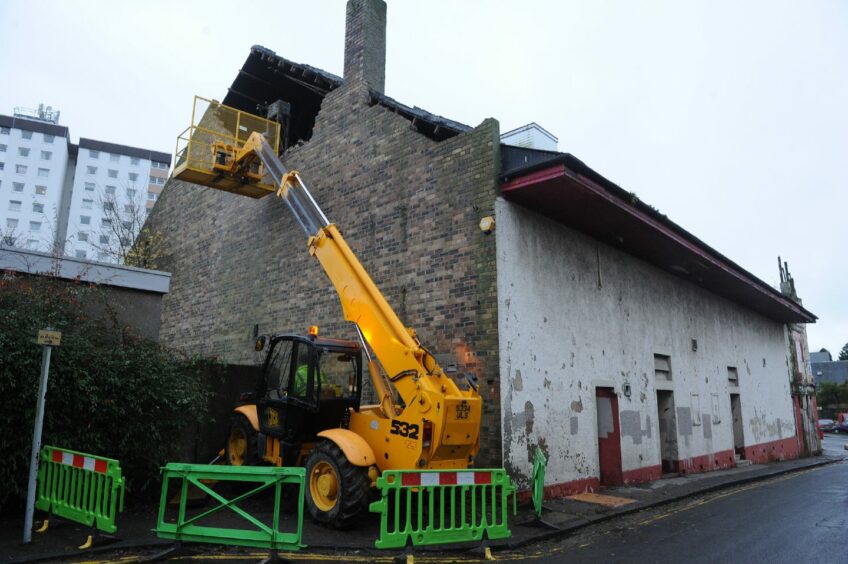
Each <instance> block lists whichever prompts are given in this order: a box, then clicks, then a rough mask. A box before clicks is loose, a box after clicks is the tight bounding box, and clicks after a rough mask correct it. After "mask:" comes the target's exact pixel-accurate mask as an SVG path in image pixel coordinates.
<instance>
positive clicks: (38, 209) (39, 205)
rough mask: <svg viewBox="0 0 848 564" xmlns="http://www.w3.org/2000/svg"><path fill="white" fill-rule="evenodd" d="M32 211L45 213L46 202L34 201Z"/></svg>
mask: <svg viewBox="0 0 848 564" xmlns="http://www.w3.org/2000/svg"><path fill="white" fill-rule="evenodd" d="M32 211H33V213H44V204H42V203H40V202H33V203H32Z"/></svg>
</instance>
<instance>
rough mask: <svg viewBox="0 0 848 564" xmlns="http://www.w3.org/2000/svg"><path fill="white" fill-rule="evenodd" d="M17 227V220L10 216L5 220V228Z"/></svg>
mask: <svg viewBox="0 0 848 564" xmlns="http://www.w3.org/2000/svg"><path fill="white" fill-rule="evenodd" d="M17 228H18V220H17V219H15V218H13V217H10V218H9V219H7V220H6V229H17Z"/></svg>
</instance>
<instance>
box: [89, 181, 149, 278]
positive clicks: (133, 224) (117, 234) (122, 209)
mask: <svg viewBox="0 0 848 564" xmlns="http://www.w3.org/2000/svg"><path fill="white" fill-rule="evenodd" d="M122 189H123V191H124V193H126V194H127V197H126V198H125V199H123V198H120V199H119V198H118V197H117V194H116V191H115V190H113V191H111V192H104V191H102V190H101V191H99V197H98V204H99V205H100V206H101V208H102V210H103V218H102V220H101V224H100V226H99V228H98V227H97V226H91V229H90V230H80V231H79V232H78V233H77V236H78V237H79V236H80V233H84V234H85V235H84V236H85V237H86V241H87V242H88V244H89V245H91V247H92V248H94V250H95V251H96V252H97V253H98V256H104V257H106V258H108V259H109V260H111V261H113V262H118V263H121V264H125V265H128V266H137V267H140V268H156V267H157V262H158V261H159V259H160V258H161V257H162V256H163V254H164V252H165V237H164V235H162V233H161V232H159V231H153V230H151V229H150V228H147V227H145V226H144V222H145V220H146V219H147V207H146V205H145V199H144V198H143V194H146V190H140V189H137V188H136V187H135V186H134V185H133V186H122Z"/></svg>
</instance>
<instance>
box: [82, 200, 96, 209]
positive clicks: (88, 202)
mask: <svg viewBox="0 0 848 564" xmlns="http://www.w3.org/2000/svg"><path fill="white" fill-rule="evenodd" d="M93 205H94V200H83V201H82V209H84V210H90V209H91V207H92V206H93Z"/></svg>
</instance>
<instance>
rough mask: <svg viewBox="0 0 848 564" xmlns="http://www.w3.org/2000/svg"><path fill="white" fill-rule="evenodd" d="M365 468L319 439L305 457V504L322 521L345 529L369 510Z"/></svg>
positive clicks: (314, 516)
mask: <svg viewBox="0 0 848 564" xmlns="http://www.w3.org/2000/svg"><path fill="white" fill-rule="evenodd" d="M369 484H370V481H369V479H368V468H365V467H361V466H354V465H353V464H351V463H350V461H349V460H348V459H347V457H345V455H344V453H343V452H342V450H341V449H340V448H339V447H338V446H336V445H335V443H333V442H331V441H326V440H324V441H320V442H318V443H317V444H316V445H315V447H314V448H313V449H312V452H310V453H309V458H308V459H307V461H306V492H305V493H306V506H307V508H308V509H309V513H310V515H312V519H313V520H314V521H315V522H316V523H319V524H321V525H325V526H328V527H333V528H336V529H344V528H347V527H350V526H351V525H353V524H354V522H355V521H356V518H357V517H359V516H360V515H361V514H362V513H363V512H365V511H368V501H369V490H370V487H369Z"/></svg>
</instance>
